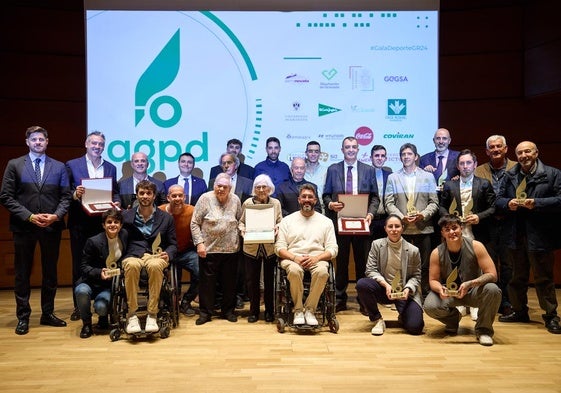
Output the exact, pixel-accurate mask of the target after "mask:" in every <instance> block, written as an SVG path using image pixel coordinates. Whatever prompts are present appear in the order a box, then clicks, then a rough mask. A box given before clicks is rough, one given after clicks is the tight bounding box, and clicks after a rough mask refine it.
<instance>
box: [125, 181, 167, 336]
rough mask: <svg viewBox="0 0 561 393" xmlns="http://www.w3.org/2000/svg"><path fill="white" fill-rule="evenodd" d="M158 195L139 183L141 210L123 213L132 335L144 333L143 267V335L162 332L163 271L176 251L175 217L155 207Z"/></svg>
mask: <svg viewBox="0 0 561 393" xmlns="http://www.w3.org/2000/svg"><path fill="white" fill-rule="evenodd" d="M156 192H157V190H156V185H155V184H154V183H152V182H150V181H148V180H142V181H140V182H139V183H138V184H137V185H136V200H137V201H138V206H137V207H133V208H132V209H128V210H126V211H125V212H124V213H123V219H124V220H123V224H124V227H125V229H126V230H127V231H128V233H129V239H128V240H129V242H128V246H127V251H126V253H125V256H124V259H123V269H124V271H125V291H126V293H127V303H128V323H127V327H126V331H127V333H129V334H135V333H140V332H141V331H142V329H141V328H140V324H139V321H138V316H137V315H136V312H137V309H138V285H139V283H138V281H139V279H140V271H141V270H142V268H143V267H144V268H146V271H147V272H148V315H147V317H146V326H145V328H144V331H145V332H146V333H155V332H157V331H158V330H159V327H158V323H157V315H158V303H159V301H160V290H161V288H162V281H163V279H164V269H165V268H166V267H167V266H168V264H169V261H170V260H171V259H173V258H174V257H175V252H176V250H177V241H176V238H175V226H174V223H173V217H172V216H171V215H170V214H168V213H166V212H164V211H162V210H160V209H157V208H156V207H155V206H154V201H155V200H156Z"/></svg>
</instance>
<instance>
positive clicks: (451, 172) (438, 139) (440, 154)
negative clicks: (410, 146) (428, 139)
mask: <svg viewBox="0 0 561 393" xmlns="http://www.w3.org/2000/svg"><path fill="white" fill-rule="evenodd" d="M432 141H433V142H434V147H435V148H436V149H435V151H433V152H430V153H427V154H425V155H423V156H421V159H420V161H419V167H421V168H423V169H424V170H425V171H427V172H430V173H432V174H433V176H434V180H436V185H437V187H440V186H442V185H443V184H444V182H445V181H447V180H450V179H452V178H457V176H458V175H459V174H460V172H459V171H458V168H457V167H456V159H457V158H458V153H459V152H458V151H456V150H450V149H449V148H448V147H449V146H450V143H451V142H452V138H451V137H450V132H449V131H448V130H447V129H446V128H439V129H438V130H436V132H435V133H434V137H433V138H432Z"/></svg>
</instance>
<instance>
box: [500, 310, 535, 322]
mask: <svg viewBox="0 0 561 393" xmlns="http://www.w3.org/2000/svg"><path fill="white" fill-rule="evenodd" d="M499 322H530V317H529V316H528V313H527V312H516V311H513V312H512V313H510V314H508V315H501V316H500V317H499Z"/></svg>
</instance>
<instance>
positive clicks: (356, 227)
mask: <svg viewBox="0 0 561 393" xmlns="http://www.w3.org/2000/svg"><path fill="white" fill-rule="evenodd" d="M368 196H369V195H368V194H357V195H351V194H339V196H338V200H339V202H341V203H343V209H341V210H340V211H339V212H338V213H337V229H338V231H339V234H340V235H370V227H369V225H368V222H367V221H366V219H365V217H366V214H367V212H368Z"/></svg>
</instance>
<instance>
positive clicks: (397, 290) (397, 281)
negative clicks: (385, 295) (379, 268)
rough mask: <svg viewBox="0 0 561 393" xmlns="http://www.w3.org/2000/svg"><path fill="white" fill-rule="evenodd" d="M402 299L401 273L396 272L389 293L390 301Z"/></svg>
mask: <svg viewBox="0 0 561 393" xmlns="http://www.w3.org/2000/svg"><path fill="white" fill-rule="evenodd" d="M402 298H403V286H402V285H401V273H400V271H399V270H398V271H397V273H396V274H395V277H394V278H393V280H392V292H391V293H390V299H391V300H396V299H402Z"/></svg>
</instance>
